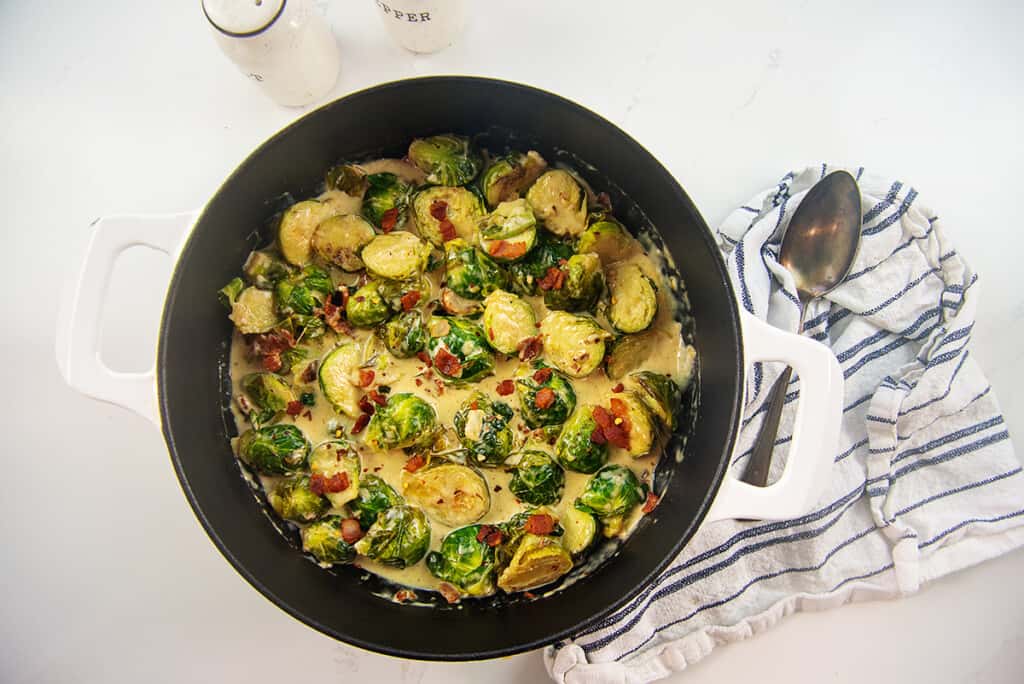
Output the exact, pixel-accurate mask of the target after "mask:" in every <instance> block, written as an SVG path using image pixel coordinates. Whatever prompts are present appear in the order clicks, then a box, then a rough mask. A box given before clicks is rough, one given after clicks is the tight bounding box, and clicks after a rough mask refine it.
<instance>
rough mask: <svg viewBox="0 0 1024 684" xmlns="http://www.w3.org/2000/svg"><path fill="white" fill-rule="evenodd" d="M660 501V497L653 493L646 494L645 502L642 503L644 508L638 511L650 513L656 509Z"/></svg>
mask: <svg viewBox="0 0 1024 684" xmlns="http://www.w3.org/2000/svg"><path fill="white" fill-rule="evenodd" d="M659 501H661V497H660V496H658V495H657V494H655V493H654V492H648V493H647V501H645V502H644V507H643V508H641V509H640V510H641V511H643V512H644V513H650V512H651V511H653V510H654V509H655V508H657V507H658V502H659Z"/></svg>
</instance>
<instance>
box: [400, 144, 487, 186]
mask: <svg viewBox="0 0 1024 684" xmlns="http://www.w3.org/2000/svg"><path fill="white" fill-rule="evenodd" d="M409 161H411V162H412V163H413V164H415V165H416V166H418V167H419V168H420V169H421V170H422V171H423V172H424V173H426V174H427V183H429V184H430V185H465V184H466V183H468V182H469V181H471V180H473V179H474V178H476V174H477V173H479V172H480V166H481V159H480V155H479V153H478V152H477V151H476V150H474V149H473V147H472V145H470V142H469V138H464V137H462V136H460V135H454V134H451V133H448V134H446V135H433V136H430V137H429V138H417V139H416V140H413V141H412V143H411V144H410V145H409Z"/></svg>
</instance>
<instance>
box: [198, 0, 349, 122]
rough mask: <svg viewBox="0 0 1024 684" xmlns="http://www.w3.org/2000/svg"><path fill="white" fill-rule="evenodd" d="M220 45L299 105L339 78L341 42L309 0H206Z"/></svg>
mask: <svg viewBox="0 0 1024 684" xmlns="http://www.w3.org/2000/svg"><path fill="white" fill-rule="evenodd" d="M202 6H203V13H204V14H205V15H206V19H207V21H209V23H210V27H211V29H212V32H213V36H214V39H215V40H216V41H217V45H219V46H220V49H221V51H222V52H223V53H224V54H225V55H227V56H228V58H229V59H231V61H232V62H234V63H235V66H237V67H238V69H239V70H240V71H241V72H242V73H243V74H245V75H246V76H248V77H249V78H251V79H253V80H254V81H256V82H257V84H258V85H259V86H260V88H261V89H262V90H263V91H264V92H265V93H266V94H267V95H269V96H270V98H271V99H273V100H274V101H275V102H277V103H278V104H281V105H285V106H288V107H301V106H303V105H307V104H310V103H311V102H315V101H316V100H318V99H320V98H321V97H323V96H324V95H326V94H327V93H328V92H329V91H330V89H331V88H332V87H333V86H334V83H335V81H337V80H338V71H339V68H340V63H341V59H340V55H339V54H338V44H337V42H336V41H335V39H334V34H333V33H331V28H330V26H328V24H327V20H326V19H325V18H324V17H323V16H322V15H321V14H319V13H318V12H317V11H316V10H315V8H314V7H313V6H312V3H311V2H310V0H202Z"/></svg>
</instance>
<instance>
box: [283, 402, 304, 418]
mask: <svg viewBox="0 0 1024 684" xmlns="http://www.w3.org/2000/svg"><path fill="white" fill-rule="evenodd" d="M302 407H303V403H302V402H301V401H289V402H288V408H286V409H285V410H284V411H285V413H287V414H288V415H289V416H297V415H299V414H300V413H302Z"/></svg>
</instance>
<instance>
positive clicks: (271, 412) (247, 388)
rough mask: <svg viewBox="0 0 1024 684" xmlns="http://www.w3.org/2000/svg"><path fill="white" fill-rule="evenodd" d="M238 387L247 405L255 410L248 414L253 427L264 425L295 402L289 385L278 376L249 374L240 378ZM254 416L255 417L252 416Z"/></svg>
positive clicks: (293, 393)
mask: <svg viewBox="0 0 1024 684" xmlns="http://www.w3.org/2000/svg"><path fill="white" fill-rule="evenodd" d="M239 385H240V386H241V388H242V391H243V392H245V395H246V397H247V398H248V400H249V403H250V404H252V405H253V406H254V407H255V408H256V409H258V410H254V411H253V412H252V413H251V414H250V418H251V419H252V421H253V424H255V425H264V424H266V423H269V422H270V421H272V420H273V419H274V418H276V417H279V416H280V414H281V412H283V411H284V410H285V409H286V408H288V404H290V403H291V402H293V401H295V392H293V391H292V388H291V385H289V384H288V382H287V381H286V380H285V379H284V378H282V377H281V376H280V375H275V374H273V373H249V374H248V375H245V376H244V377H242V380H241V382H240V383H239ZM254 414H255V415H254Z"/></svg>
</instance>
